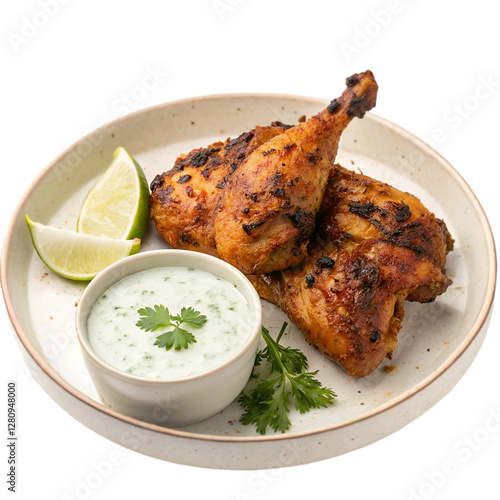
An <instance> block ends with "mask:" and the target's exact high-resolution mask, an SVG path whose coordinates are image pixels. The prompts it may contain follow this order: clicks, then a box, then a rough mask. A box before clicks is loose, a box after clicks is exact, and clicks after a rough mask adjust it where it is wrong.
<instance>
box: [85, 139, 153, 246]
mask: <svg viewBox="0 0 500 500" xmlns="http://www.w3.org/2000/svg"><path fill="white" fill-rule="evenodd" d="M148 214H149V186H148V182H147V180H146V176H145V175H144V172H143V170H142V168H141V167H140V165H139V164H138V163H137V162H136V161H135V160H134V159H133V158H132V156H130V155H129V154H128V153H127V151H125V149H124V148H118V149H117V150H116V151H115V152H114V153H113V160H112V162H111V165H110V166H109V167H108V169H107V170H106V171H105V172H104V174H103V175H102V177H101V178H100V179H99V180H98V181H97V183H96V184H95V185H94V186H93V187H92V189H91V190H90V191H89V193H88V194H87V197H86V198H85V201H84V202H83V206H82V209H81V211H80V216H79V218H78V222H77V227H76V230H77V232H78V233H83V234H93V235H95V236H104V237H107V238H117V239H126V240H128V239H132V238H141V237H142V234H143V233H144V230H145V229H146V226H147V223H148Z"/></svg>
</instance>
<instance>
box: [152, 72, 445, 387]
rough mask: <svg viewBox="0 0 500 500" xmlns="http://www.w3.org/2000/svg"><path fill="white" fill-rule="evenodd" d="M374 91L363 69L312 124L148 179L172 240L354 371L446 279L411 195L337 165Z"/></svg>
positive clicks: (238, 142)
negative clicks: (347, 133) (217, 261)
mask: <svg viewBox="0 0 500 500" xmlns="http://www.w3.org/2000/svg"><path fill="white" fill-rule="evenodd" d="M376 92H377V85H376V83H375V80H374V79H373V75H372V74H371V73H370V72H366V73H361V74H359V75H353V76H352V77H350V78H348V79H347V90H346V91H345V92H344V93H343V94H342V96H341V97H340V98H338V99H336V100H334V101H332V102H331V104H330V106H328V108H327V109H326V110H324V111H322V112H321V113H319V114H318V115H316V116H314V117H312V118H311V119H310V120H309V121H307V122H305V123H303V124H299V125H297V126H295V127H290V126H287V125H284V124H282V123H273V124H271V126H268V127H259V126H257V127H255V128H254V129H253V130H251V131H249V132H245V133H243V134H241V135H240V136H239V137H237V138H235V139H231V140H229V139H228V140H226V141H225V142H224V143H222V142H218V143H215V144H211V145H210V146H208V147H206V148H199V149H196V150H193V151H191V152H190V153H189V154H187V155H183V156H181V157H180V158H179V159H178V160H177V162H176V163H175V165H174V167H173V168H172V169H170V170H169V171H167V172H164V173H162V174H160V175H157V176H156V177H155V179H154V180H153V182H152V183H151V191H152V193H151V198H150V203H151V217H152V219H153V220H154V222H155V225H156V228H157V230H158V232H159V234H160V235H161V236H162V237H163V238H164V239H165V240H166V241H167V242H168V243H170V244H171V245H172V246H173V247H174V248H185V249H189V250H196V251H200V252H204V253H208V254H211V255H215V256H219V257H223V258H224V259H225V260H228V261H229V262H231V263H233V264H235V265H237V266H238V267H240V268H241V269H243V271H244V272H246V273H249V274H248V278H249V279H250V280H251V281H252V283H253V285H254V287H255V288H256V289H257V291H258V293H259V295H260V296H261V297H262V298H264V299H266V300H269V301H271V302H273V303H275V304H277V305H278V306H279V307H281V309H282V310H283V311H284V312H285V313H286V314H287V315H288V316H289V318H290V320H291V321H292V322H293V323H294V324H295V325H296V326H297V327H298V328H299V329H300V330H301V331H302V332H303V333H304V335H305V337H306V339H307V340H308V341H309V342H310V343H311V344H314V345H315V346H316V347H318V349H319V350H320V351H321V352H322V353H323V354H324V355H325V356H327V357H328V358H330V359H332V360H334V361H335V362H336V363H338V364H339V365H340V366H342V367H343V368H344V369H345V370H346V371H347V372H348V373H349V374H351V375H353V376H356V377H363V376H366V375H368V374H370V373H371V372H373V370H375V368H376V367H377V366H379V364H380V363H381V362H382V361H383V360H384V359H385V358H386V357H388V358H390V357H391V356H392V352H393V350H394V349H395V348H396V346H397V334H398V332H399V330H400V328H401V322H402V320H403V315H404V310H403V302H404V301H405V300H410V301H416V302H421V303H424V302H429V301H432V300H434V298H435V297H437V296H438V295H440V294H442V293H444V292H445V291H446V289H447V288H448V286H449V285H450V283H451V280H450V279H449V278H448V277H447V276H446V273H445V264H446V255H447V253H448V252H449V251H450V250H451V249H452V248H453V240H452V238H451V236H450V234H449V232H448V230H447V228H446V225H445V223H444V222H443V221H442V220H441V219H438V218H437V217H436V216H435V215H434V214H433V213H431V212H430V211H429V210H427V208H426V207H424V206H423V205H422V203H421V202H420V201H419V200H418V199H417V198H416V197H415V196H412V195H411V194H409V193H405V192H402V191H399V190H398V189H396V188H393V187H392V186H389V185H388V184H385V183H383V182H380V181H377V180H375V179H372V178H370V177H368V176H365V175H362V174H360V173H356V172H353V171H350V170H347V169H345V168H343V167H341V166H340V165H335V164H334V162H333V158H334V156H335V154H336V152H337V147H338V139H339V136H340V132H341V131H342V130H343V129H344V128H345V126H346V125H347V123H348V122H349V120H350V119H351V118H352V117H353V116H360V117H361V116H362V115H363V113H364V112H365V111H366V110H368V109H370V108H371V107H372V106H373V105H374V104H375V96H376ZM252 273H253V274H252Z"/></svg>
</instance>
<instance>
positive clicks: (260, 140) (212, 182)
mask: <svg viewBox="0 0 500 500" xmlns="http://www.w3.org/2000/svg"><path fill="white" fill-rule="evenodd" d="M286 128H289V127H288V126H286V125H283V124H282V123H278V122H276V123H274V124H272V125H271V126H269V127H256V128H255V129H253V130H251V131H250V132H245V133H243V134H241V135H240V136H239V137H237V138H235V139H231V140H230V139H227V140H226V141H225V142H224V143H223V142H216V143H214V144H211V145H210V146H208V147H207V148H200V149H195V150H193V151H191V152H190V153H189V154H188V155H184V156H181V157H180V158H178V159H177V161H176V162H175V165H174V166H173V168H171V169H170V170H169V171H168V172H164V173H162V174H159V175H157V176H156V177H155V179H154V180H153V182H152V183H151V198H150V215H151V218H152V219H153V220H154V222H155V225H156V229H157V231H158V233H159V234H160V235H161V236H162V237H163V238H164V239H165V241H167V242H168V243H170V245H172V246H173V247H174V248H182V249H185V250H195V251H198V252H203V253H208V254H210V255H214V256H218V253H217V249H216V246H215V230H214V215H215V208H216V206H217V201H218V200H219V197H220V195H221V193H222V191H223V190H224V188H225V186H226V182H227V179H228V178H229V176H230V175H231V174H233V173H234V172H235V171H236V169H237V168H238V167H239V166H240V165H241V163H242V162H243V161H244V159H245V158H246V157H247V156H248V155H250V154H251V153H252V151H254V150H255V149H257V148H258V147H259V146H260V145H262V144H264V143H266V142H267V141H269V140H270V139H271V138H273V137H275V136H276V135H279V134H282V133H283V132H284V131H285V130H286Z"/></svg>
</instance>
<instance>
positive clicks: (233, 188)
mask: <svg viewBox="0 0 500 500" xmlns="http://www.w3.org/2000/svg"><path fill="white" fill-rule="evenodd" d="M346 84H347V88H346V90H345V91H344V92H343V94H342V96H341V97H340V98H338V99H335V100H333V101H332V102H331V103H330V105H329V106H328V107H327V108H326V109H324V110H323V111H321V112H320V113H318V114H317V115H315V116H313V117H311V118H310V119H309V120H307V121H306V122H304V123H301V124H298V125H296V126H295V127H292V128H290V129H288V130H286V131H284V132H283V133H282V134H280V135H277V136H276V137H274V138H272V139H270V140H269V141H267V142H266V143H265V144H263V145H262V146H260V147H259V148H257V149H255V150H254V151H253V152H252V153H251V154H250V155H249V156H248V157H247V158H246V159H245V161H244V162H243V163H242V164H241V165H240V166H239V167H238V169H237V170H236V171H235V172H234V174H233V175H231V176H230V177H229V179H228V180H227V183H226V186H225V189H224V191H223V193H222V194H221V197H220V199H219V202H218V205H217V210H216V214H215V224H214V229H215V243H216V246H217V252H218V254H219V255H220V256H221V257H222V258H223V259H224V260H225V261H227V262H229V263H231V264H233V265H234V266H235V267H237V268H239V269H240V270H241V271H242V272H244V273H246V274H260V273H269V272H272V271H277V270H281V269H285V268H287V267H290V266H294V265H298V264H300V263H301V262H302V260H303V259H304V257H305V256H306V255H307V243H308V239H309V236H310V235H311V233H312V232H313V230H314V222H315V218H316V213H317V211H318V209H319V207H320V205H321V201H322V199H323V194H324V191H325V188H326V185H327V182H328V179H329V177H330V175H331V172H332V167H333V165H334V160H335V156H336V154H337V150H338V145H339V139H340V135H341V134H342V132H343V130H344V129H345V128H346V127H347V125H348V124H349V122H350V121H351V120H352V118H353V117H359V118H361V117H363V116H364V114H365V112H366V111H368V110H369V109H371V108H372V107H373V106H375V102H376V96H377V89H378V86H377V84H376V82H375V79H374V77H373V74H372V72H371V71H366V72H364V73H359V74H355V75H352V76H351V77H349V78H347V80H346Z"/></svg>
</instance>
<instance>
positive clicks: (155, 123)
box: [1, 94, 496, 469]
mask: <svg viewBox="0 0 500 500" xmlns="http://www.w3.org/2000/svg"><path fill="white" fill-rule="evenodd" d="M326 104H327V101H325V100H322V99H315V98H306V97H297V96H288V95H246V94H243V95H225V96H208V97H202V98H196V99H188V100H182V101H177V102H173V103H167V104H163V105H159V106H156V107H153V108H149V109H146V110H143V111H140V112H137V113H134V114H131V115H128V116H126V117H124V118H121V119H119V120H116V121H114V122H112V123H110V124H108V125H106V126H104V127H102V128H100V129H98V130H96V131H94V132H93V133H91V134H89V135H88V136H86V137H84V138H82V139H81V140H80V141H78V142H77V143H76V144H74V145H73V146H71V147H70V148H69V149H67V150H66V151H65V152H64V153H62V154H61V156H59V157H58V158H57V159H56V160H55V161H54V162H53V163H52V164H51V165H49V166H48V167H47V168H46V169H45V170H44V171H43V172H42V173H41V174H40V175H39V176H38V178H37V179H35V180H34V182H33V184H32V185H31V187H30V188H29V189H28V191H27V192H26V194H25V196H24V197H23V199H22V200H21V202H20V204H19V206H18V207H17V209H16V211H15V214H14V217H13V220H12V222H11V225H10V227H9V230H8V233H7V236H6V239H5V244H4V250H3V258H2V268H1V270H2V287H3V292H4V297H5V301H6V304H7V309H8V312H9V315H10V318H11V321H12V324H13V326H14V329H15V332H16V335H17V337H18V339H19V341H20V342H19V345H20V349H21V351H22V352H23V354H24V357H25V360H26V363H27V364H28V366H29V367H30V369H31V370H32V372H33V375H34V377H35V379H36V380H37V381H38V383H39V384H40V385H41V386H42V387H43V388H44V390H45V391H46V392H47V393H48V394H49V395H50V396H51V397H52V398H53V399H54V400H55V401H56V402H57V403H59V404H60V405H61V406H62V407H63V408H64V409H65V410H66V411H67V412H68V413H70V414H71V415H72V416H73V417H75V418H76V419H78V420H79V421H81V422H82V423H83V424H84V425H86V426H88V427H90V428H91V429H93V430H94V431H96V432H98V433H99V434H101V435H103V436H105V437H106V438H108V439H110V440H112V441H114V442H116V443H119V444H121V445H123V446H126V447H128V448H130V449H133V450H136V451H138V452H140V453H144V454H147V455H150V456H153V457H157V458H160V459H164V460H168V461H172V462H177V463H181V464H189V465H196V466H202V467H214V468H227V469H257V468H271V467H281V466H287V465H297V464H303V463H308V462H312V461H315V460H320V459H324V458H329V457H333V456H336V455H340V454H342V453H345V452H348V451H351V450H354V449H356V448H359V447H361V446H364V445H367V444H369V443H372V442H374V441H376V440H378V439H381V438H383V437H384V436H387V435H388V434H390V433H392V432H394V431H396V430H397V429H399V428H401V427H402V426H404V425H405V424H407V423H409V422H410V421H411V420H413V419H415V418H416V417H418V416H419V415H421V414H422V413H423V412H425V411H426V410H427V409H429V408H430V407H431V406H432V405H434V404H435V403H436V402H437V401H439V399H441V398H442V397H443V396H444V395H445V394H446V393H447V392H448V391H449V390H450V389H451V388H452V387H453V386H454V384H455V383H456V382H457V381H458V380H459V378H460V377H461V376H462V375H463V374H464V372H465V371H466V369H467V368H468V366H469V365H470V363H471V362H472V360H473V359H474V357H475V355H476V353H477V352H478V349H479V348H480V345H481V343H482V341H483V339H484V336H485V334H486V329H487V324H488V319H489V313H490V310H491V303H492V299H493V294H494V288H495V275H496V273H495V250H494V243H493V238H492V235H491V231H490V228H489V225H488V222H487V220H486V217H485V215H484V213H483V211H482V209H481V207H480V205H479V203H478V201H477V200H476V198H475V196H474V194H473V193H472V192H471V190H470V188H469V187H468V185H467V184H466V183H465V182H464V180H463V179H462V178H461V177H460V176H459V175H458V174H457V172H456V171H455V170H454V169H453V168H452V167H451V166H450V165H449V164H448V163H447V162H446V161H445V160H444V159H443V158H442V157H440V156H439V155H438V154H437V153H436V152H434V151H433V150H432V149H431V148H429V147H428V146H427V145H425V144H424V143H423V142H421V141H420V140H418V139H416V138H415V137H413V136H412V135H411V134H409V133H407V132H405V131H404V130H402V129H401V128H399V127H397V126H395V125H393V124H391V123H389V122H387V121H385V120H383V119H381V118H378V117H377V116H375V115H373V114H368V115H367V116H366V117H365V118H364V119H362V120H359V119H355V120H354V121H353V122H352V123H351V124H350V125H349V127H348V129H347V130H346V132H345V133H344V135H343V136H342V141H341V146H340V151H339V155H338V157H337V160H338V162H339V163H341V164H343V165H344V166H345V167H347V168H351V169H354V170H358V169H359V170H361V171H362V172H363V173H364V174H367V175H370V176H372V177H375V178H377V179H381V180H383V181H386V182H388V183H389V184H392V185H394V186H395V187H398V188H400V189H402V190H405V191H409V192H411V193H413V194H415V195H417V196H418V197H420V199H421V200H422V201H423V203H424V204H425V205H426V206H427V207H428V208H429V209H430V210H432V211H434V212H435V213H436V215H437V216H438V217H440V218H443V219H444V220H445V221H446V223H447V225H448V228H449V230H450V232H451V234H452V235H453V237H454V239H455V250H454V251H453V252H452V253H451V254H450V255H449V258H448V263H447V273H448V275H449V276H450V277H451V278H452V279H453V285H452V286H451V287H450V288H449V290H448V291H447V292H446V294H444V295H443V296H440V297H438V299H437V300H436V301H435V302H433V303H431V304H414V303H406V305H405V318H404V321H403V328H402V330H401V332H400V333H399V346H398V348H397V349H396V351H395V353H394V357H393V359H392V361H389V360H386V361H385V362H384V363H383V364H382V366H381V367H380V368H378V369H377V370H376V371H375V372H374V373H372V374H371V375H369V376H368V377H365V378H363V379H355V378H353V377H350V376H349V375H346V374H345V373H344V372H343V371H342V369H340V368H339V367H337V366H336V365H334V364H333V363H332V362H331V361H329V360H327V359H326V358H324V357H323V356H322V355H320V354H319V353H318V352H317V351H316V350H315V349H314V348H313V347H311V346H309V345H308V344H307V343H306V342H305V340H304V338H303V336H302V334H301V333H300V332H299V331H298V330H297V329H295V328H294V327H291V328H289V331H288V333H287V335H286V336H285V337H284V342H286V343H289V344H290V345H293V346H294V347H298V348H300V349H302V350H303V351H304V352H305V354H306V356H307V357H308V359H309V362H310V367H311V369H312V370H319V372H318V377H319V379H320V380H321V381H322V382H323V384H324V385H326V386H328V387H330V388H332V389H333V390H334V391H335V392H336V393H337V395H338V397H337V401H336V403H335V405H334V406H332V407H329V408H326V409H321V410H316V411H312V412H310V413H307V414H305V415H300V414H298V413H296V412H293V411H292V413H291V420H292V426H291V429H290V430H289V432H287V433H286V434H273V433H270V434H268V435H265V436H261V435H259V434H257V433H256V432H255V430H254V428H253V427H246V426H243V425H241V424H240V423H239V421H238V420H239V416H240V415H241V408H240V407H239V405H238V403H232V404H231V405H230V406H229V407H228V408H226V409H225V410H224V411H223V412H221V413H220V414H218V415H216V416H215V417H213V418H211V419H209V420H206V421H204V422H202V423H199V424H196V425H191V426H189V427H185V428H180V429H171V428H166V427H163V426H161V425H158V422H160V423H161V417H159V420H158V421H157V422H156V423H153V422H149V423H148V422H141V421H138V420H134V419H132V418H129V417H127V416H125V415H122V414H120V413H118V412H116V411H114V410H112V409H110V408H107V407H105V406H103V405H102V404H101V402H100V401H99V398H98V396H97V393H96V391H95V389H94V387H93V385H92V382H91V380H90V377H89V375H88V373H87V371H86V369H85V366H84V363H83V359H82V355H81V353H80V348H79V345H78V342H77V339H76V334H75V327H74V316H75V306H76V305H77V303H78V300H79V298H80V295H81V293H82V291H83V289H84V286H85V285H84V284H79V283H74V282H71V281H68V280H65V279H63V278H60V277H58V276H56V275H54V274H53V273H52V272H50V271H49V270H48V269H47V268H46V267H45V266H44V265H43V263H42V262H41V261H40V259H39V258H38V256H37V255H36V253H35V252H34V250H33V246H32V244H31V240H30V236H29V233H28V229H27V227H26V224H25V221H24V215H25V214H26V213H27V214H29V216H30V217H31V219H33V220H36V221H39V222H42V223H45V224H51V225H54V226H57V227H61V228H68V229H74V228H75V227H76V219H77V216H78V213H79V210H80V207H81V204H82V202H83V199H84V197H85V194H86V193H87V191H88V189H89V188H90V186H91V185H92V184H93V183H94V182H95V180H96V179H97V177H98V176H99V175H100V174H101V173H102V172H103V170H104V169H105V168H106V167H107V165H108V164H109V162H110V159H111V155H112V153H113V151H114V150H115V148H116V147H118V146H124V147H125V148H126V149H127V150H128V151H129V152H130V153H131V154H132V155H134V156H135V157H136V159H137V160H138V161H139V163H140V164H141V165H142V166H143V168H144V171H145V173H146V176H147V178H148V181H151V180H152V179H153V178H154V176H155V175H156V174H158V173H160V172H163V171H165V170H168V169H169V168H170V167H171V166H172V165H173V164H174V161H175V159H176V158H177V156H178V155H180V154H181V153H186V152H188V151H190V150H191V149H192V148H194V147H200V146H204V145H208V144H209V143H211V142H213V141H215V140H223V139H226V138H227V137H235V136H237V135H238V134H240V133H241V132H244V131H246V130H249V129H251V128H253V127H254V126H255V125H257V124H259V125H265V124H269V123H270V122H271V121H274V120H280V121H283V122H285V123H292V124H294V123H297V120H298V118H299V117H300V116H302V115H306V116H307V117H309V116H311V115H312V114H315V113H316V112H318V111H319V110H320V109H322V108H323V107H324V106H325V105H326ZM457 200H459V201H458V202H457ZM166 246H167V245H166V244H165V243H164V241H163V240H161V238H159V236H158V235H157V234H156V231H155V230H154V227H149V229H148V231H147V233H146V235H145V237H144V240H143V245H142V249H141V251H143V252H147V251H148V250H151V249H156V248H164V247H166ZM263 306H264V324H265V325H266V326H267V327H268V328H269V329H270V330H271V331H272V332H277V330H278V329H279V327H280V326H281V324H282V322H283V321H284V320H285V319H286V318H285V316H284V314H283V313H282V312H281V311H280V310H279V309H278V308H277V307H276V306H273V305H271V304H269V303H267V302H264V303H263ZM388 365H390V369H389V370H387V369H385V370H384V367H386V366H388Z"/></svg>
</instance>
